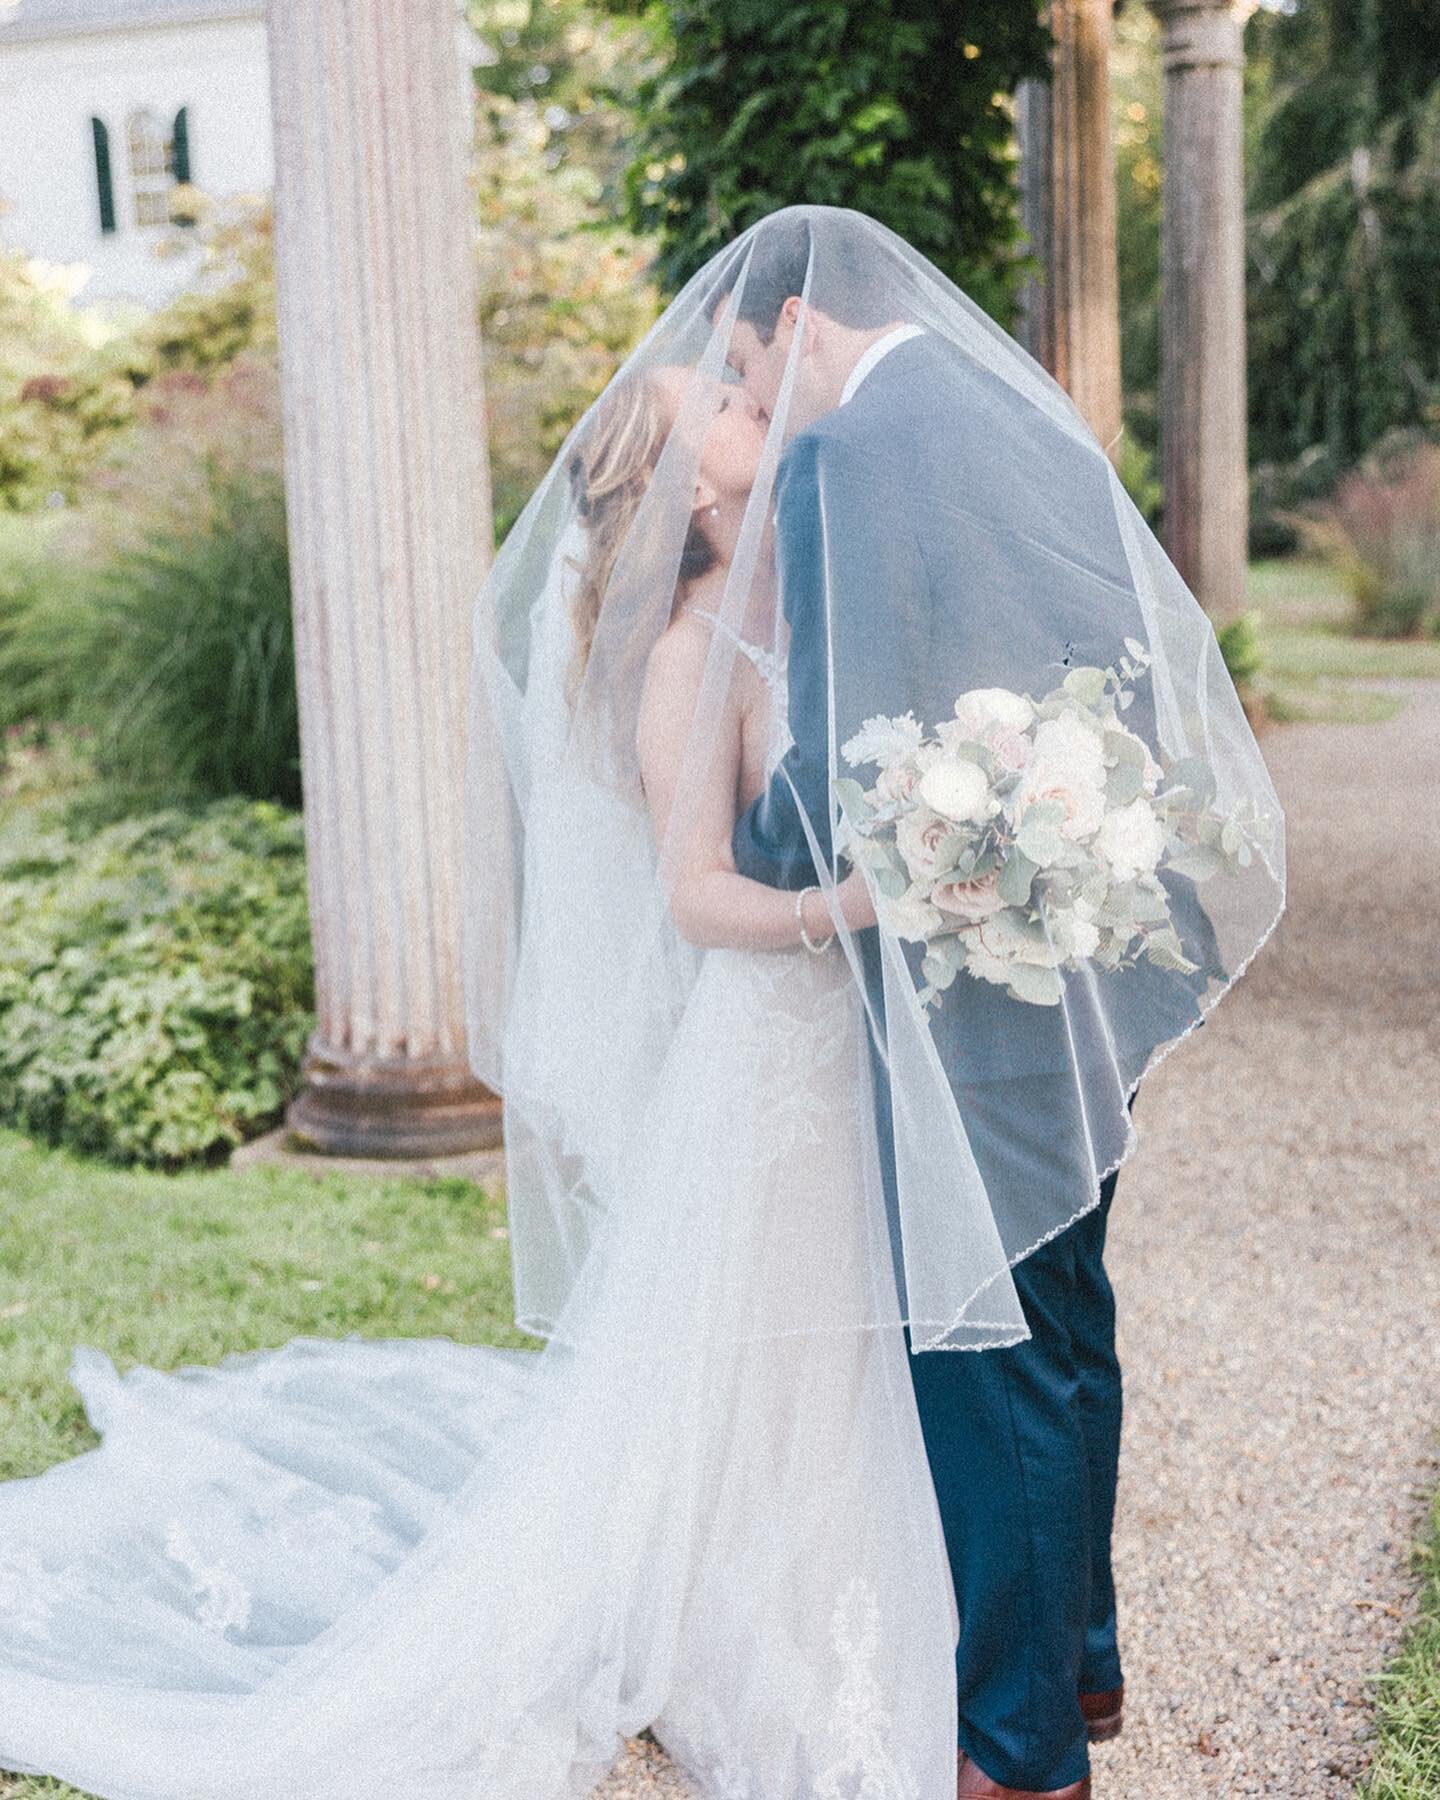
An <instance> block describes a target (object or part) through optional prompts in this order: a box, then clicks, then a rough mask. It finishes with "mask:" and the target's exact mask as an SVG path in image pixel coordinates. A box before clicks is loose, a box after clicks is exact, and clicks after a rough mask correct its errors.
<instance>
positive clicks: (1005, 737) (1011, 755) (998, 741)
mask: <svg viewBox="0 0 1440 1800" xmlns="http://www.w3.org/2000/svg"><path fill="white" fill-rule="evenodd" d="M982 741H983V743H984V744H985V746H986V748H987V749H989V750H992V751H993V752H994V753H995V755H996V756H997V757H998V758H999V759H1000V761H1001V762H1002V763H1004V765H1005V767H1006V768H1007V769H1023V768H1024V767H1025V765H1026V763H1028V762H1029V760H1030V752H1031V749H1032V748H1033V746H1032V745H1031V742H1030V739H1029V738H1028V737H1027V736H1026V735H1025V733H1024V732H1023V731H1014V730H1012V729H1011V728H1010V726H1008V725H992V726H991V727H990V729H989V730H988V731H987V732H986V733H985V736H984V738H983V740H982Z"/></svg>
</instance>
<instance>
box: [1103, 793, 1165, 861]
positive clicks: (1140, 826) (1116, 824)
mask: <svg viewBox="0 0 1440 1800" xmlns="http://www.w3.org/2000/svg"><path fill="white" fill-rule="evenodd" d="M1095 848H1096V849H1097V850H1098V851H1099V852H1100V854H1101V855H1102V856H1103V857H1104V858H1105V860H1106V862H1107V863H1109V865H1110V872H1111V874H1112V875H1113V876H1114V877H1115V879H1116V880H1117V881H1134V880H1135V878H1136V877H1137V876H1139V875H1149V874H1151V873H1152V872H1153V871H1154V868H1155V865H1156V864H1157V863H1158V862H1159V861H1160V858H1161V857H1162V856H1163V855H1164V853H1165V828H1164V826H1163V825H1162V824H1161V823H1160V821H1159V820H1158V819H1157V818H1156V817H1155V814H1154V813H1153V812H1152V811H1151V809H1150V802H1149V801H1148V800H1145V799H1143V798H1142V799H1138V800H1132V801H1131V802H1130V804H1129V805H1128V806H1118V807H1116V809H1115V810H1114V812H1110V813H1107V814H1106V815H1105V819H1104V822H1103V823H1102V824H1101V826H1100V829H1099V831H1098V832H1097V833H1096V837H1095Z"/></svg>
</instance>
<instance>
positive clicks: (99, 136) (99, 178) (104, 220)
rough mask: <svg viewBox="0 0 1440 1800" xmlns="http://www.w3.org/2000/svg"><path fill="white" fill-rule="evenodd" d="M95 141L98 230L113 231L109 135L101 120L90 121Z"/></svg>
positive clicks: (112, 189)
mask: <svg viewBox="0 0 1440 1800" xmlns="http://www.w3.org/2000/svg"><path fill="white" fill-rule="evenodd" d="M90 135H91V137H92V138H93V139H94V140H95V188H96V191H97V193H98V194H99V196H100V229H101V230H102V231H113V230H114V229H115V184H114V182H113V181H112V180H111V177H110V133H109V131H108V129H107V128H106V125H105V121H104V120H103V119H91V121H90Z"/></svg>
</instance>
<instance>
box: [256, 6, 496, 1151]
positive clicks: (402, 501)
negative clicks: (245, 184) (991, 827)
mask: <svg viewBox="0 0 1440 1800" xmlns="http://www.w3.org/2000/svg"><path fill="white" fill-rule="evenodd" d="M269 32H270V65H271V86H272V93H273V100H274V119H275V149H276V182H275V189H276V192H275V239H276V242H275V251H276V276H277V283H278V304H279V324H280V362H281V379H282V388H283V395H284V425H285V464H286V498H287V503H288V510H289V523H290V560H291V572H292V579H293V586H294V605H295V635H296V664H297V674H298V680H299V689H300V728H301V729H300V736H301V752H302V774H303V782H304V795H305V840H306V850H307V854H308V859H309V891H310V912H311V921H312V929H313V933H314V941H315V963H316V991H317V1012H318V1019H317V1024H316V1028H315V1031H314V1034H313V1036H312V1037H311V1040H310V1044H309V1048H308V1053H307V1055H306V1059H305V1064H304V1071H303V1075H304V1088H303V1091H302V1092H301V1094H300V1095H299V1097H298V1098H297V1099H296V1101H295V1102H294V1104H293V1105H292V1106H291V1108H290V1111H289V1115H288V1121H287V1122H288V1123H289V1125H290V1127H291V1128H292V1130H293V1131H294V1132H296V1133H297V1134H298V1135H299V1136H301V1137H302V1138H303V1139H305V1140H306V1141H307V1142H309V1143H310V1144H312V1145H314V1146H317V1147H318V1148H320V1149H322V1150H327V1151H333V1152H337V1153H344V1154H353V1155H371V1156H374V1155H381V1156H385V1155H390V1156H418V1155H426V1154H430V1155H437V1154H444V1153H446V1152H449V1151H459V1150H466V1149H472V1148H476V1147H478V1146H480V1145H483V1144H487V1143H493V1142H494V1141H495V1140H496V1137H497V1135H498V1125H499V1119H498V1107H497V1104H496V1102H495V1101H494V1099H493V1097H492V1096H490V1095H489V1094H488V1093H487V1092H486V1090H485V1089H484V1088H482V1087H481V1086H480V1085H479V1084H478V1083H477V1082H476V1081H475V1080H474V1079H473V1077H472V1076H471V1074H470V1071H469V1067H468V1064H467V1061H466V1056H465V1030H464V1008H463V999H462V984H461V955H460V854H461V816H462V814H461V802H462V790H463V774H464V764H465V729H466V727H465V715H466V696H467V673H468V658H469V612H470V604H471V600H472V598H473V596H474V593H475V590H476V588H477V586H478V584H479V582H480V580H481V579H482V576H483V573H484V570H485V567H486V562H487V558H488V554H489V542H490V502H489V487H488V475H487V461H486V449H485V416H484V406H483V401H482V396H481V385H480V346H479V338H478V326H477V319H476V304H475V275H474V254H473V251H474V240H473V228H472V225H471V220H472V218H473V216H474V214H473V207H472V205H471V201H470V195H469V191H468V173H467V172H468V158H469V150H470V133H471V123H470V121H471V118H472V113H471V109H470V105H469V100H468V94H467V85H468V71H466V70H465V69H464V68H463V66H462V61H461V58H460V56H459V50H458V39H457V26H456V18H455V11H454V7H453V5H452V4H451V0H409V3H408V4H406V5H404V6H396V5H394V4H392V3H390V0H270V6H269Z"/></svg>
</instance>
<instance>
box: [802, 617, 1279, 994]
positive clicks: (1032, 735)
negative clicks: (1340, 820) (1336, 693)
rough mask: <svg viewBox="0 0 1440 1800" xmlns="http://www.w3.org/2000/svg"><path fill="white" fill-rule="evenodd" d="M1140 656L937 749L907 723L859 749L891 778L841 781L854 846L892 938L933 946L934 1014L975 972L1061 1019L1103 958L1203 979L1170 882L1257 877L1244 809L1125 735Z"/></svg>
mask: <svg viewBox="0 0 1440 1800" xmlns="http://www.w3.org/2000/svg"><path fill="white" fill-rule="evenodd" d="M1125 649H1126V651H1127V652H1128V655H1126V656H1123V657H1121V658H1120V659H1119V667H1118V669H1117V668H1113V667H1112V668H1108V669H1097V668H1089V667H1086V668H1077V669H1072V670H1071V671H1070V672H1069V674H1067V675H1066V677H1065V679H1064V681H1063V683H1062V684H1061V685H1060V686H1059V687H1057V688H1054V689H1052V691H1051V692H1050V693H1048V694H1047V695H1046V696H1045V697H1044V699H1043V700H1039V701H1036V700H1032V699H1031V698H1030V696H1029V695H1028V694H1015V693H1011V692H1010V690H1009V689H1008V688H972V689H971V690H970V691H969V692H968V693H965V694H962V695H961V696H960V698H959V699H958V700H957V701H956V702H955V716H954V718H953V719H947V720H945V721H944V722H943V723H942V724H941V725H939V726H938V727H937V729H936V730H935V732H934V733H933V735H930V734H927V732H926V731H925V729H924V727H923V726H921V725H920V724H919V723H918V722H917V721H916V719H915V717H914V715H913V714H911V713H906V714H904V715H903V716H902V717H900V718H898V719H889V718H883V717H879V718H873V719H867V720H866V721H865V723H864V725H863V726H862V727H861V729H860V730H859V731H858V732H857V733H856V735H855V736H854V737H853V738H851V739H850V740H849V742H848V743H846V744H845V745H844V746H843V749H842V754H843V756H844V757H845V760H846V762H847V763H849V765H850V766H851V768H858V767H860V766H862V765H864V764H874V765H877V766H878V768H879V771H880V773H879V775H878V777H877V778H876V780H875V782H874V784H873V785H872V786H870V787H868V788H865V787H862V786H861V784H860V782H859V781H857V780H854V779H853V778H851V777H844V778H842V779H840V780H838V781H837V782H836V783H835V790H836V798H837V800H838V801H839V804H840V808H841V813H842V824H841V836H840V848H841V849H842V850H843V851H844V853H845V854H846V855H847V856H848V857H850V859H851V860H852V861H853V862H856V863H858V864H861V865H863V866H864V867H865V868H866V869H867V870H868V871H869V873H870V876H871V887H872V890H873V892H874V893H875V897H876V909H877V912H878V914H879V917H880V920H881V923H882V924H884V925H886V926H888V927H889V928H890V929H891V930H893V931H894V932H896V934H897V935H898V936H900V937H902V938H905V939H907V940H909V941H910V942H913V943H921V944H924V945H925V957H924V961H923V963H922V965H921V972H922V975H923V977H924V980H925V983H926V986H925V987H924V988H923V989H922V990H921V994H920V998H921V1001H922V1003H923V1004H925V1005H927V1006H929V1005H934V1004H935V1003H936V1002H937V1001H938V999H939V996H940V994H941V993H942V992H943V991H944V990H945V989H947V988H948V987H950V986H951V984H952V983H953V982H954V980H955V977H956V976H957V975H959V974H961V973H964V974H967V975H971V976H974V977H976V978H978V979H979V980H981V981H989V982H994V983H996V984H997V985H1000V986H1003V987H1004V988H1005V989H1006V990H1007V991H1008V992H1009V993H1010V994H1012V995H1013V996H1014V998H1015V999H1017V1000H1024V1001H1028V1002H1030V1003H1031V1004H1033V1005H1037V1006H1053V1005H1055V1004H1056V1003H1057V1002H1058V1001H1059V999H1060V997H1061V993H1062V991H1063V983H1062V980H1061V971H1062V970H1065V969H1078V968H1080V967H1081V966H1082V965H1083V964H1084V963H1085V962H1086V961H1087V960H1088V961H1090V962H1092V963H1093V964H1095V965H1096V967H1098V968H1099V969H1101V970H1103V971H1105V972H1107V973H1108V972H1113V971H1115V970H1118V969H1121V968H1128V967H1133V966H1134V964H1135V963H1136V962H1137V961H1138V959H1139V958H1140V957H1141V956H1144V957H1147V958H1148V959H1149V960H1150V961H1151V962H1153V963H1155V964H1157V965H1158V966H1159V967H1161V968H1163V969H1171V970H1175V971H1179V972H1183V973H1188V972H1191V971H1193V970H1194V969H1195V968H1196V967H1197V965H1196V964H1195V963H1193V962H1191V961H1189V960H1188V959H1187V958H1186V956H1185V954H1184V952H1183V949H1182V946H1181V942H1180V937H1179V934H1178V933H1177V932H1176V930H1175V928H1174V926H1173V924H1172V923H1171V920H1170V906H1169V896H1168V893H1167V891H1166V889H1165V886H1164V884H1163V883H1162V882H1161V881H1160V879H1159V876H1158V873H1157V871H1158V870H1159V869H1160V868H1162V867H1165V868H1169V869H1173V870H1175V871H1176V872H1177V873H1178V874H1182V875H1188V876H1190V877H1191V878H1192V879H1194V880H1197V881H1202V880H1205V879H1206V878H1208V877H1209V876H1211V875H1214V874H1216V873H1218V872H1219V871H1220V870H1221V869H1226V868H1228V869H1231V870H1234V869H1236V868H1240V867H1245V866H1246V865H1248V864H1249V862H1250V859H1251V855H1252V840H1251V836H1250V834H1249V832H1248V831H1247V829H1246V823H1245V820H1244V818H1243V817H1242V812H1243V809H1242V808H1238V807H1237V808H1236V809H1234V811H1233V812H1232V813H1230V814H1228V815H1224V814H1221V813H1220V812H1219V811H1217V810H1216V808H1215V806H1214V805H1213V801H1214V797H1215V782H1214V777H1213V774H1212V772H1211V770H1210V766H1209V764H1208V763H1207V762H1206V761H1205V760H1204V758H1203V757H1185V758H1183V759H1181V760H1179V761H1176V762H1174V763H1171V764H1170V766H1169V767H1168V768H1162V767H1161V765H1160V764H1158V763H1157V762H1156V761H1155V759H1154V758H1153V757H1152V756H1151V754H1150V751H1149V748H1148V746H1147V745H1146V744H1145V743H1144V742H1143V741H1142V739H1140V738H1139V737H1137V736H1136V735H1135V733H1134V732H1132V731H1129V730H1127V729H1126V727H1125V726H1124V725H1123V724H1122V723H1121V719H1120V714H1121V713H1122V712H1123V711H1124V710H1125V709H1126V708H1127V707H1128V706H1129V705H1130V703H1131V702H1132V701H1133V700H1134V698H1135V696H1134V693H1133V691H1131V688H1130V686H1129V685H1128V684H1130V683H1132V682H1133V681H1134V679H1135V678H1136V677H1137V676H1139V675H1140V674H1142V673H1143V672H1144V670H1145V669H1146V667H1147V666H1148V664H1149V661H1150V657H1149V655H1148V653H1147V651H1146V650H1145V648H1144V646H1143V645H1141V644H1139V643H1137V642H1136V640H1135V639H1134V638H1126V639H1125ZM1162 784H1163V785H1162Z"/></svg>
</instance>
